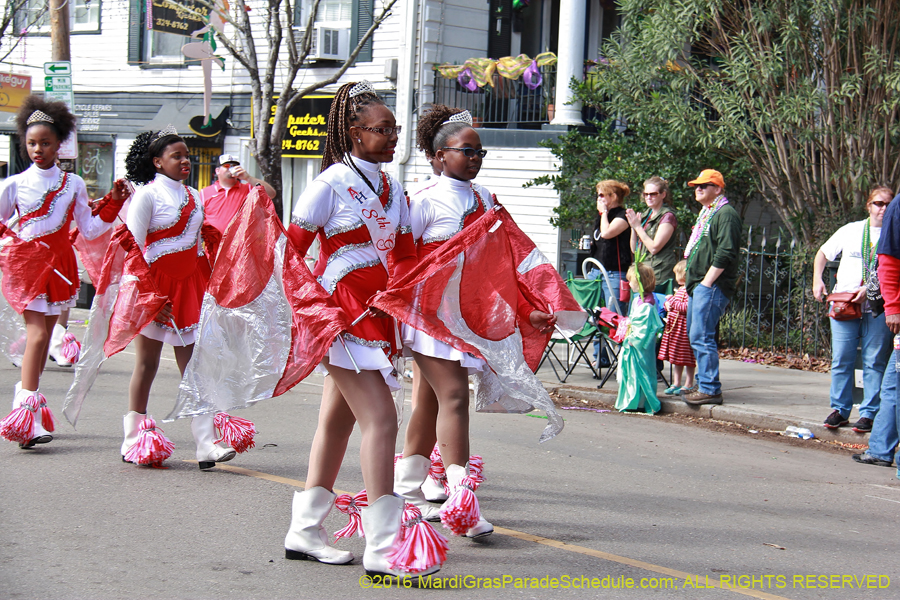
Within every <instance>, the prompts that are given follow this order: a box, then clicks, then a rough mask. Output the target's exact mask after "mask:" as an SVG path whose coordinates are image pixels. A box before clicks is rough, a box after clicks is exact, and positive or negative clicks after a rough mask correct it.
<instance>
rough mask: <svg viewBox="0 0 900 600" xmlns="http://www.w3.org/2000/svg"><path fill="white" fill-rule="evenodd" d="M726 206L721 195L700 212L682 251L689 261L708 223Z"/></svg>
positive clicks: (724, 199)
mask: <svg viewBox="0 0 900 600" xmlns="http://www.w3.org/2000/svg"><path fill="white" fill-rule="evenodd" d="M726 204H728V199H727V198H726V197H725V195H724V194H723V195H721V196H719V197H718V198H716V200H715V202H713V203H712V205H710V206H708V207H704V208H703V209H702V210H701V211H700V216H699V217H698V218H697V223H696V224H694V228H693V230H691V237H690V239H689V240H688V243H687V247H686V248H685V249H684V257H685V258H686V259H688V260H690V258H691V255H692V254H693V253H694V248H696V247H697V244H698V243H699V242H700V240H701V239H702V238H703V236H705V235H706V234H707V233H708V232H709V225H710V221H712V218H713V215H715V214H716V213H717V212H719V209H721V208H722V207H723V206H725V205H726Z"/></svg>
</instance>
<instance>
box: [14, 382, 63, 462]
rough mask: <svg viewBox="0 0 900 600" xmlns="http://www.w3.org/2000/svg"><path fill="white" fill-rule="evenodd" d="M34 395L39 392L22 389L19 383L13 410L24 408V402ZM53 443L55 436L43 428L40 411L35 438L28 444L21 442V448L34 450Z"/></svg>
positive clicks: (36, 422)
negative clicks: (37, 445) (38, 446)
mask: <svg viewBox="0 0 900 600" xmlns="http://www.w3.org/2000/svg"><path fill="white" fill-rule="evenodd" d="M34 394H37V392H32V391H31V390H25V389H22V382H21V381H19V382H17V383H16V387H15V395H14V396H13V403H12V407H13V410H15V409H17V408H19V407H20V406H22V402H24V401H25V400H26V399H28V398H30V397H31V396H33V395H34ZM52 441H53V436H52V435H50V432H48V431H47V430H46V429H44V428H43V427H41V417H40V411H38V413H37V414H35V415H34V437H32V438H31V439H30V440H28V441H27V442H20V443H19V448H23V449H25V450H27V449H29V448H33V447H34V446H35V444H49V443H50V442H52Z"/></svg>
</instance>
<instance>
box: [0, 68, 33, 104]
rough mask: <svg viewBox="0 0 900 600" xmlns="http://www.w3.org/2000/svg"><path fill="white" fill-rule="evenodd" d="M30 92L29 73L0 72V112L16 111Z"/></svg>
mask: <svg viewBox="0 0 900 600" xmlns="http://www.w3.org/2000/svg"><path fill="white" fill-rule="evenodd" d="M30 94H31V75H16V74H15V73H0V112H12V113H14V112H18V110H19V107H21V106H22V102H23V101H24V100H25V98H27V97H28V96H29V95H30Z"/></svg>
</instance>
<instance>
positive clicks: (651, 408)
mask: <svg viewBox="0 0 900 600" xmlns="http://www.w3.org/2000/svg"><path fill="white" fill-rule="evenodd" d="M662 329H663V322H662V319H660V318H659V311H658V310H657V308H656V306H655V305H653V304H648V303H643V302H642V303H637V302H635V303H634V304H633V305H632V307H631V314H630V315H629V316H628V331H627V333H626V335H625V339H624V341H623V342H622V352H621V353H620V354H619V395H618V396H617V397H616V409H618V410H620V411H622V410H641V411H644V412H646V413H651V414H653V413H657V412H659V411H660V409H661V408H662V404H661V403H660V401H659V398H658V397H657V396H656V340H657V339H658V338H659V333H660V332H661V331H662Z"/></svg>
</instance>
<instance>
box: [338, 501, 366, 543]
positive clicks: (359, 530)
mask: <svg viewBox="0 0 900 600" xmlns="http://www.w3.org/2000/svg"><path fill="white" fill-rule="evenodd" d="M334 505H335V506H336V507H337V509H338V510H339V511H341V512H342V513H344V514H345V515H347V516H348V517H350V522H349V523H347V526H346V527H344V528H343V529H341V530H340V531H338V532H335V534H334V539H335V540H338V539H340V538H342V537H347V538H348V537H353V534H354V533H355V534H357V535H358V536H359V537H365V536H366V534H365V532H364V531H363V526H362V513H361V512H360V510H362V509H363V508H366V507H367V506H369V497H368V495H367V494H366V490H363V491H361V492H359V493H358V494H356V495H355V496H351V495H350V494H341V495H340V496H338V497H337V498H335V500H334Z"/></svg>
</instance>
